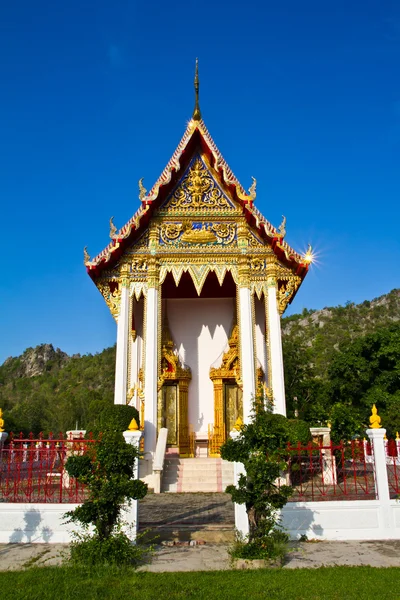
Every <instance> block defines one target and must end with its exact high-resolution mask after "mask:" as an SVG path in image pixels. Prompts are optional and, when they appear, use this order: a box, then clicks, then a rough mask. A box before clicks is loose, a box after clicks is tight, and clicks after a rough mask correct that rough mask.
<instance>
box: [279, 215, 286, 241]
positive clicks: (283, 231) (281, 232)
mask: <svg viewBox="0 0 400 600" xmlns="http://www.w3.org/2000/svg"><path fill="white" fill-rule="evenodd" d="M278 233H279V235H280V236H282V238H284V237H285V235H286V217H285V216H284V215H282V223H281V224H280V225H279V229H278Z"/></svg>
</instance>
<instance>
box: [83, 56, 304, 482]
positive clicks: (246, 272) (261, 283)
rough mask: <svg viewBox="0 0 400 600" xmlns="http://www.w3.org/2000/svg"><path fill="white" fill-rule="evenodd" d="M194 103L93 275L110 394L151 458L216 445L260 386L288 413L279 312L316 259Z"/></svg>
mask: <svg viewBox="0 0 400 600" xmlns="http://www.w3.org/2000/svg"><path fill="white" fill-rule="evenodd" d="M256 205H257V201H256V180H255V179H254V178H253V180H252V184H251V186H250V187H249V189H248V190H247V191H246V190H245V189H244V188H243V187H242V186H241V184H240V183H239V181H238V180H237V179H236V177H235V176H234V174H233V172H232V171H231V169H230V168H229V166H228V165H227V163H226V162H225V160H224V158H223V157H222V155H221V153H220V151H219V150H218V148H217V146H216V145H215V143H214V141H213V139H212V137H211V135H210V134H209V132H208V130H207V128H206V125H205V123H204V121H203V119H202V116H201V112H200V106H199V79H198V71H197V64H196V75H195V108H194V112H193V115H192V118H191V120H190V121H189V123H188V125H187V128H186V131H185V132H184V134H183V137H182V139H181V141H180V142H179V145H178V147H177V148H176V150H175V152H174V154H173V155H172V157H171V159H170V160H169V162H168V164H167V166H166V167H165V169H164V171H163V172H162V173H161V175H160V177H159V179H158V180H157V181H156V182H155V184H154V185H153V187H152V188H151V189H150V191H147V190H146V189H145V187H144V185H143V180H140V181H139V207H138V209H137V211H136V212H135V214H134V215H133V216H132V218H131V219H130V220H129V221H128V222H127V223H126V224H125V225H124V226H123V227H122V229H120V230H117V229H116V227H115V226H114V224H113V222H112V219H111V220H110V238H111V241H110V242H109V244H108V245H107V247H106V248H105V249H104V250H103V251H102V252H100V254H98V255H97V256H96V257H95V258H92V259H90V257H89V255H88V253H87V251H86V249H85V266H86V269H87V272H88V274H89V275H90V277H91V278H92V280H93V282H94V283H95V285H96V286H97V288H98V290H99V291H100V293H101V294H102V296H103V298H104V300H105V302H106V303H107V305H108V307H109V309H110V312H111V314H112V316H113V317H114V319H115V320H116V322H117V350H116V369H115V398H114V401H115V403H116V404H125V403H129V404H131V405H134V406H136V407H137V408H138V410H139V414H140V423H141V426H142V427H144V451H145V456H146V457H147V459H148V471H149V473H151V469H152V467H151V460H152V457H154V452H155V449H156V444H157V438H158V432H159V431H160V429H161V428H167V429H168V438H167V447H168V448H170V449H171V448H172V449H175V451H176V452H178V453H179V454H180V456H186V457H189V456H195V455H196V452H197V448H198V447H200V446H202V447H203V448H204V447H207V454H208V456H211V457H212V456H218V449H219V446H220V445H221V443H222V442H223V441H224V440H225V439H226V437H227V436H228V435H229V432H230V431H231V430H232V428H233V427H234V425H235V423H236V422H237V421H238V419H239V422H240V420H242V421H243V422H244V423H246V422H248V421H249V418H250V414H251V409H252V403H253V400H254V398H255V396H256V395H257V394H258V393H261V394H262V395H263V396H264V397H266V398H269V400H270V401H271V402H272V403H273V410H274V411H276V412H277V413H281V414H286V406H285V389H284V374H283V361H282V344H281V325H280V319H281V315H282V313H283V312H284V310H285V308H286V307H287V305H288V304H289V303H290V302H292V300H293V298H294V296H295V294H296V292H297V290H298V289H299V286H300V285H301V283H302V281H303V279H304V277H305V275H306V274H307V271H308V268H309V264H310V262H311V259H312V255H311V250H309V251H308V252H307V253H306V254H305V255H301V254H299V253H297V252H295V251H294V250H293V249H292V248H291V247H290V246H289V245H288V243H287V242H286V240H285V234H286V230H285V228H286V219H285V218H283V221H282V223H281V225H280V227H278V228H276V227H274V226H273V225H271V223H269V222H268V221H267V219H266V218H265V217H264V216H263V215H262V214H261V213H260V211H259V210H258V209H257V206H256Z"/></svg>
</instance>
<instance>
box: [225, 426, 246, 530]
mask: <svg viewBox="0 0 400 600" xmlns="http://www.w3.org/2000/svg"><path fill="white" fill-rule="evenodd" d="M239 435H240V432H239V431H236V429H233V430H232V431H231V432H230V436H231V438H232V439H233V440H235V439H236V438H238V437H239ZM245 473H246V471H245V468H244V465H243V463H238V462H234V463H233V484H234V485H235V486H237V484H238V481H239V477H240V475H242V474H245ZM233 506H234V510H235V528H236V529H237V530H238V531H240V533H241V534H242V535H249V519H248V516H247V512H246V505H245V504H236V502H235V503H234V505H233Z"/></svg>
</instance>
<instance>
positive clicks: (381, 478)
mask: <svg viewBox="0 0 400 600" xmlns="http://www.w3.org/2000/svg"><path fill="white" fill-rule="evenodd" d="M385 433H386V429H381V428H377V429H367V435H368V437H369V439H370V440H371V446H372V454H373V457H374V475H375V486H376V493H377V496H378V500H379V501H380V502H389V500H390V492H389V482H388V476H387V467H386V453H385V440H384V436H385Z"/></svg>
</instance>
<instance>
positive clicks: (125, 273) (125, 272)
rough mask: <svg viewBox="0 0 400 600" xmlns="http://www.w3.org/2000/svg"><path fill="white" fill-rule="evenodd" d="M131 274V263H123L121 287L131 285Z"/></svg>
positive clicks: (120, 272) (120, 273)
mask: <svg viewBox="0 0 400 600" xmlns="http://www.w3.org/2000/svg"><path fill="white" fill-rule="evenodd" d="M130 274H131V269H130V266H129V264H128V263H122V265H121V267H120V270H119V275H120V283H121V287H123V288H128V287H129V280H130Z"/></svg>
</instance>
